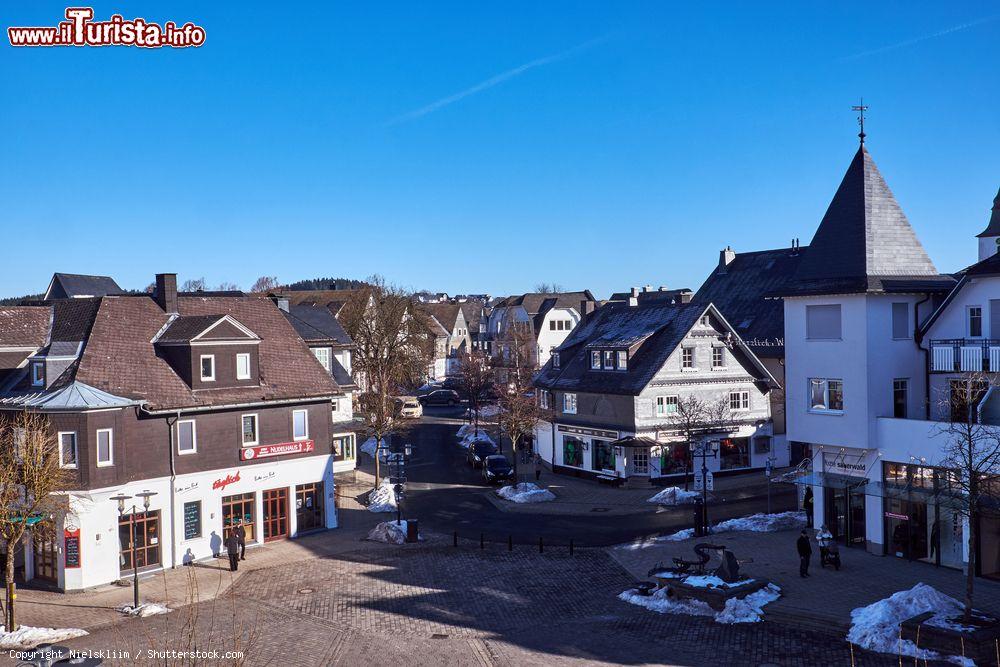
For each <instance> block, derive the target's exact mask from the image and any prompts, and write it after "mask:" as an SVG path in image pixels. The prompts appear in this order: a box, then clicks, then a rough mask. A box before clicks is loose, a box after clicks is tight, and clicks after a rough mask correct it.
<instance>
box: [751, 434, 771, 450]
mask: <svg viewBox="0 0 1000 667" xmlns="http://www.w3.org/2000/svg"><path fill="white" fill-rule="evenodd" d="M753 452H754V454H769V453H770V452H771V436H769V435H758V436H757V437H756V438H754V439H753Z"/></svg>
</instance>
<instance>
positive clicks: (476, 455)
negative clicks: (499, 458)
mask: <svg viewBox="0 0 1000 667" xmlns="http://www.w3.org/2000/svg"><path fill="white" fill-rule="evenodd" d="M496 453H497V446H496V445H494V444H493V443H492V442H490V441H489V440H476V441H474V442H473V443H472V444H471V445H469V451H467V452H466V453H465V460H466V461H468V462H469V465H471V466H472V467H473V468H478V467H479V466H481V465H483V461H485V460H486V457H488V456H493V455H494V454H496Z"/></svg>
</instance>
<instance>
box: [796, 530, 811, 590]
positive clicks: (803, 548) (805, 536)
mask: <svg viewBox="0 0 1000 667" xmlns="http://www.w3.org/2000/svg"><path fill="white" fill-rule="evenodd" d="M795 548H796V549H798V552H799V576H800V577H802V578H803V579H805V578H806V577H808V576H809V559H810V558H811V557H812V553H813V550H812V545H811V544H809V533H808V532H807V531H805V530H803V531H802V532H801V533H800V534H799V539H798V541H797V542H796V543H795Z"/></svg>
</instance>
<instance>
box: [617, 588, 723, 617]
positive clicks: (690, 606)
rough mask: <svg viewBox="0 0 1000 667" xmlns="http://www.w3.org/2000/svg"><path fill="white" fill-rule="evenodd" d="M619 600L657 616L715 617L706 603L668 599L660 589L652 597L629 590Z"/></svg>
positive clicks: (689, 599) (688, 599)
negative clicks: (657, 614)
mask: <svg viewBox="0 0 1000 667" xmlns="http://www.w3.org/2000/svg"><path fill="white" fill-rule="evenodd" d="M618 599H619V600H624V601H625V602H628V603H631V604H636V605H639V606H640V607H645V608H646V609H648V610H650V611H655V612H657V613H659V614H687V615H688V616H715V610H714V609H712V608H711V607H709V606H708V603H707V602H702V601H701V600H693V599H691V598H684V599H682V600H678V599H677V598H676V597H668V596H667V589H666V588H661V589H659V590H657V591H655V592H653V594H652V595H640V594H639V593H637V592H636V591H635V589H629V590H627V591H625V592H623V593H622V594H621V595H619V596H618Z"/></svg>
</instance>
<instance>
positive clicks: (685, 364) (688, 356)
mask: <svg viewBox="0 0 1000 667" xmlns="http://www.w3.org/2000/svg"><path fill="white" fill-rule="evenodd" d="M685 368H694V348H693V347H685V348H682V349H681V369H685Z"/></svg>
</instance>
